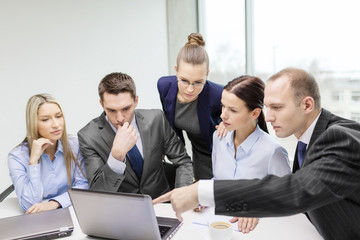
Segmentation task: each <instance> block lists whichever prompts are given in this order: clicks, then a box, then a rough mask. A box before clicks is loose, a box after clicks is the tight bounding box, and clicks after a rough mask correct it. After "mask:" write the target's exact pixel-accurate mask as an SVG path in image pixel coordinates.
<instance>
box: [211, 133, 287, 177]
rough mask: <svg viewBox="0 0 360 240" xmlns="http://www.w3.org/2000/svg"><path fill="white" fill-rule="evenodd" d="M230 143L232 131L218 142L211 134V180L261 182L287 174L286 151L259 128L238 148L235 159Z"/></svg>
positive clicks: (232, 144)
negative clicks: (274, 176) (271, 176)
mask: <svg viewBox="0 0 360 240" xmlns="http://www.w3.org/2000/svg"><path fill="white" fill-rule="evenodd" d="M233 139H234V131H229V132H228V133H227V135H226V136H225V137H223V138H221V139H219V138H218V136H217V135H216V132H214V134H213V150H212V163H213V174H214V179H254V178H259V179H261V178H263V177H265V176H266V175H268V174H273V175H277V176H283V175H286V174H289V173H290V172H291V169H290V164H289V159H288V155H287V151H286V150H285V149H284V148H283V147H282V146H281V145H280V144H278V143H277V142H276V141H275V139H274V138H273V137H271V136H270V135H269V134H267V133H266V132H264V131H263V130H261V129H260V128H259V126H257V127H256V129H255V131H254V132H253V133H251V134H250V135H249V136H248V137H247V138H246V139H245V141H244V142H243V143H241V144H240V146H238V148H237V149H236V158H234V156H235V146H234V140H233Z"/></svg>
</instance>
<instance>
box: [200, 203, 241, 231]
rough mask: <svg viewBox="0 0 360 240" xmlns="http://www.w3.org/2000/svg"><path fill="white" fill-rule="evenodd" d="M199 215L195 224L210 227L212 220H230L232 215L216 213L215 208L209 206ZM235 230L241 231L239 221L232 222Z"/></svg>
mask: <svg viewBox="0 0 360 240" xmlns="http://www.w3.org/2000/svg"><path fill="white" fill-rule="evenodd" d="M198 215H199V216H198V217H197V218H195V219H194V221H193V224H195V225H200V226H206V227H208V226H209V224H210V223H212V222H228V223H230V222H229V220H230V219H232V217H229V216H225V215H215V208H213V207H207V208H205V209H204V210H203V211H201V212H199V214H198ZM230 224H231V225H232V228H233V230H234V231H237V232H239V230H238V223H237V222H235V223H230Z"/></svg>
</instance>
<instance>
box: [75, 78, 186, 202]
mask: <svg viewBox="0 0 360 240" xmlns="http://www.w3.org/2000/svg"><path fill="white" fill-rule="evenodd" d="M98 91H99V96H100V104H101V106H102V107H103V109H104V112H103V113H102V114H101V115H100V117H97V118H95V119H93V120H92V121H90V123H88V124H87V125H86V126H85V127H84V128H82V129H81V130H80V131H79V132H78V137H79V142H80V150H81V152H82V154H83V156H84V161H85V169H86V174H87V178H88V181H89V185H90V189H93V190H107V191H114V192H115V191H119V192H130V193H142V194H148V195H150V196H151V197H153V198H155V197H158V196H160V195H161V194H164V193H166V192H168V191H169V190H170V188H169V185H168V182H167V180H166V176H165V174H164V169H163V166H162V158H163V155H166V156H167V157H168V159H169V160H170V161H171V162H172V163H173V165H174V166H175V167H176V180H175V187H181V186H186V185H189V184H191V183H192V182H193V170H192V163H191V160H190V158H189V156H188V155H187V154H186V150H185V147H184V145H183V143H181V141H180V140H179V138H178V137H177V135H176V133H175V132H174V130H173V129H172V128H171V127H170V125H169V123H168V121H167V120H166V118H165V116H164V114H163V112H162V111H161V110H135V108H136V106H137V104H138V96H137V95H136V88H135V83H134V81H133V80H132V78H131V77H130V76H129V75H127V74H124V73H111V74H109V75H107V76H105V77H104V78H103V79H102V81H101V82H100V84H99V88H98Z"/></svg>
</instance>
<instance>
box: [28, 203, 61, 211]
mask: <svg viewBox="0 0 360 240" xmlns="http://www.w3.org/2000/svg"><path fill="white" fill-rule="evenodd" d="M59 207H60V204H59V203H58V202H57V201H48V202H42V203H35V204H34V205H32V206H31V207H30V208H29V209H28V210H27V211H26V212H25V214H30V213H37V212H45V211H48V210H53V209H57V208H59Z"/></svg>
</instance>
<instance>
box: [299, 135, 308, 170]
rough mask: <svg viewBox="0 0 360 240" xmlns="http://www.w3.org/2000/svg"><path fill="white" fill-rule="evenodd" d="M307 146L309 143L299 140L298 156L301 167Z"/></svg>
mask: <svg viewBox="0 0 360 240" xmlns="http://www.w3.org/2000/svg"><path fill="white" fill-rule="evenodd" d="M306 146H307V144H305V143H303V142H301V141H299V142H298V146H297V157H298V163H299V168H300V167H301V164H302V162H303V161H304V157H305V151H306Z"/></svg>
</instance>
